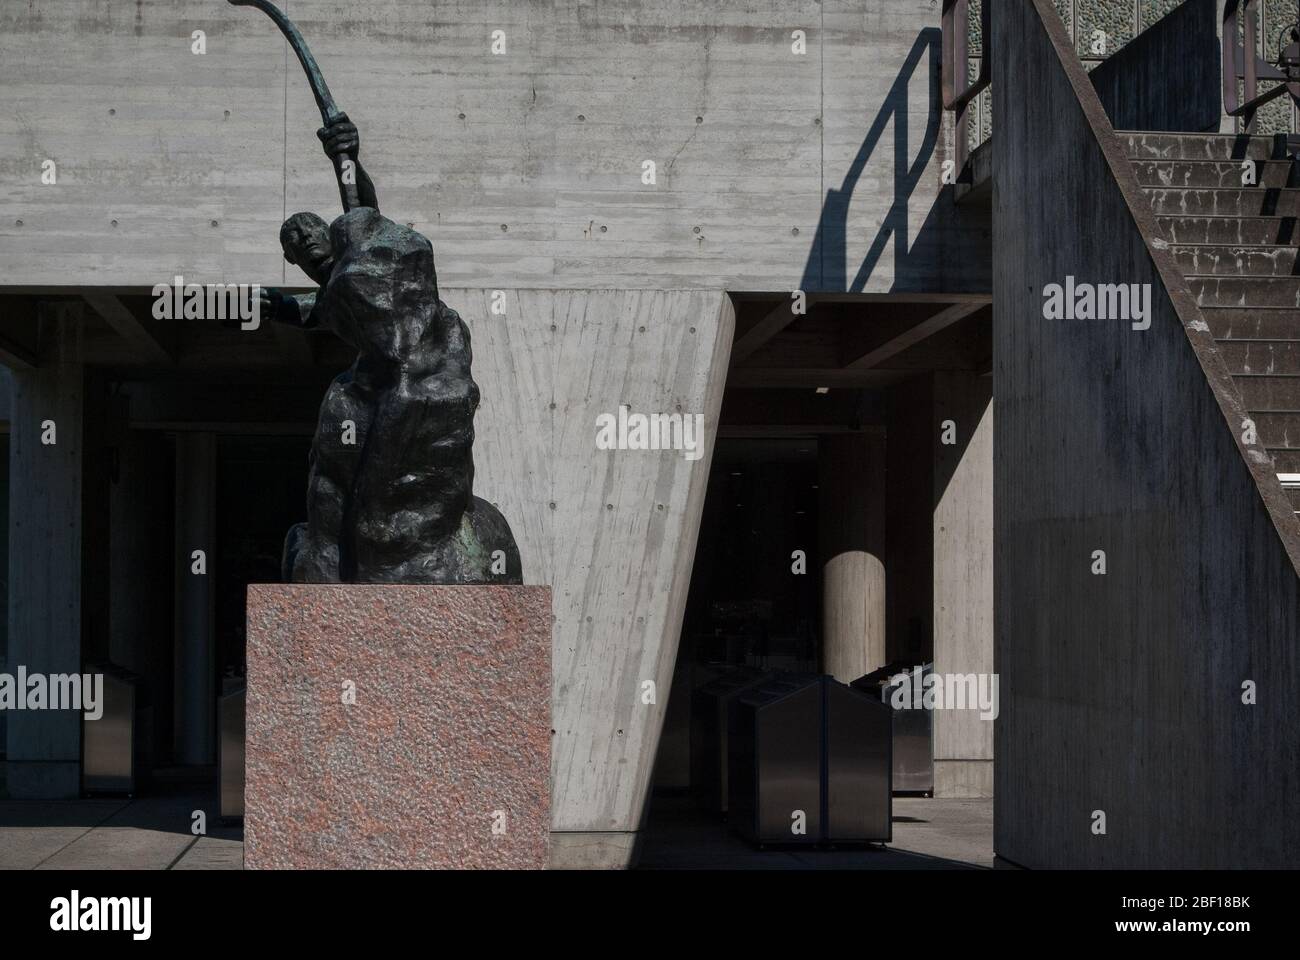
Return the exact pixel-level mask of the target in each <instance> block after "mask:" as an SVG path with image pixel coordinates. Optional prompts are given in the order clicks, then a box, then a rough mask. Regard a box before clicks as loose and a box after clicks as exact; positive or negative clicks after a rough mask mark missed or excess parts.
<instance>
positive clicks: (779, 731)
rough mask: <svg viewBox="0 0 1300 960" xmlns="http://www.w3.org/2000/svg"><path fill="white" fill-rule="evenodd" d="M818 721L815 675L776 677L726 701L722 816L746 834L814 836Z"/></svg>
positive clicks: (780, 839)
mask: <svg viewBox="0 0 1300 960" xmlns="http://www.w3.org/2000/svg"><path fill="white" fill-rule="evenodd" d="M822 726H823V718H822V684H821V680H820V678H818V677H808V676H800V675H777V676H776V677H774V678H772V679H770V680H768V681H766V682H764V683H762V684H759V685H758V686H756V687H754V688H752V689H751V690H749V691H747V692H746V693H743V694H741V695H739V696H737V697H735V698H734V699H733V700H732V702H731V716H730V722H729V726H728V758H727V762H728V770H727V790H728V819H729V820H730V821H731V822H732V823H733V824H734V825H735V827H736V829H737V830H738V831H739V832H740V833H741V834H742V835H743V836H745V837H746V838H747V839H749V840H751V841H753V842H755V843H781V844H786V843H793V844H808V843H817V842H819V841H820V840H821V838H822V830H823V825H822V756H821V753H822V748H821V744H822ZM796 824H801V825H802V832H795V825H796Z"/></svg>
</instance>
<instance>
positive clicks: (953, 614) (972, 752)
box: [930, 372, 1000, 797]
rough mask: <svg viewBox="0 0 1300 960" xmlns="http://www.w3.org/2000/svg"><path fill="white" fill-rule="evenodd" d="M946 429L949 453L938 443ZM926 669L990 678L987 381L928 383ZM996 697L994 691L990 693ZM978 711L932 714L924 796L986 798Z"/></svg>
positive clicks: (985, 729) (959, 377) (989, 777)
mask: <svg viewBox="0 0 1300 960" xmlns="http://www.w3.org/2000/svg"><path fill="white" fill-rule="evenodd" d="M949 422H951V425H952V439H953V440H954V442H953V443H951V444H947V443H944V442H943V440H944V435H945V431H944V428H945V425H946V424H948V423H949ZM930 436H931V438H932V439H933V441H934V442H935V444H936V447H935V478H934V514H933V524H934V621H933V622H934V669H935V672H936V673H941V674H960V675H962V676H963V677H965V676H969V675H971V674H974V675H975V676H976V677H977V679H979V680H980V681H981V682H983V678H985V677H988V676H990V675H991V674H992V673H993V672H994V671H993V564H992V563H991V559H992V556H993V380H992V378H991V377H981V376H977V375H973V374H968V373H955V372H941V373H936V374H935V377H934V420H933V424H932V427H931V432H930ZM999 692H1000V691H999ZM981 713H982V711H981V710H978V709H970V708H969V707H968V708H967V709H963V710H954V709H951V708H949V709H944V710H936V711H935V713H934V795H935V796H936V797H991V796H993V724H994V720H993V719H992V718H985V717H982V716H981Z"/></svg>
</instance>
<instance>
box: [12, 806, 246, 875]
mask: <svg viewBox="0 0 1300 960" xmlns="http://www.w3.org/2000/svg"><path fill="white" fill-rule="evenodd" d="M212 808H213V799H212V798H211V797H209V796H207V795H206V794H199V793H195V794H180V795H175V796H165V797H145V798H141V799H136V800H125V799H115V800H70V801H59V802H50V801H40V802H37V801H25V800H5V801H0V870H230V869H234V870H238V869H240V868H242V867H243V865H244V853H243V847H244V844H243V831H242V829H240V828H239V827H237V826H236V827H230V826H227V825H223V824H222V823H220V822H219V821H218V820H217V818H216V817H215V816H214V814H213V812H212ZM199 810H202V811H205V813H206V816H207V824H206V829H207V833H206V834H205V835H203V836H196V835H195V834H194V833H192V832H191V825H192V824H193V823H194V819H193V816H194V812H195V811H199Z"/></svg>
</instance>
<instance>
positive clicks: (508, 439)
mask: <svg viewBox="0 0 1300 960" xmlns="http://www.w3.org/2000/svg"><path fill="white" fill-rule="evenodd" d="M498 294H501V296H500V297H498ZM443 299H444V300H446V301H447V302H448V303H449V304H451V305H453V306H454V307H455V308H456V309H457V310H458V311H459V312H460V314H461V316H462V317H463V318H464V319H465V321H466V323H467V324H468V325H469V328H470V334H471V337H472V343H473V350H474V377H475V379H476V380H477V381H478V383H479V385H480V388H481V390H482V393H483V402H482V406H481V407H480V409H479V413H478V416H477V418H476V420H475V432H476V434H477V437H476V441H475V447H474V453H475V465H476V479H475V493H476V494H477V495H478V496H481V497H484V498H486V499H488V500H490V501H492V502H494V503H496V504H497V505H498V506H499V507H500V508H501V510H502V512H503V513H504V514H505V516H506V518H507V519H508V520H509V521H510V523H511V525H512V527H513V529H514V531H515V534H516V538H517V539H518V541H519V548H520V553H521V555H522V558H523V565H524V582H525V583H546V584H550V585H551V586H552V595H553V601H552V604H553V607H552V609H553V613H554V616H555V623H554V628H553V643H554V649H553V654H552V656H553V660H552V665H553V670H554V684H555V688H554V700H553V703H552V722H553V724H554V727H555V736H554V741H553V743H552V751H551V756H552V769H553V784H552V790H553V797H552V814H553V816H552V821H553V830H554V831H555V834H554V836H553V843H552V862H553V864H554V865H556V866H604V867H609V866H623V865H626V863H627V862H628V859H629V858H630V856H631V855H632V849H633V843H634V840H635V833H636V831H637V829H638V828H639V826H640V822H641V816H642V812H643V808H644V802H645V797H646V793H647V791H648V789H649V784H650V777H651V773H652V770H653V767H654V759H655V750H656V747H657V744H658V739H659V733H660V730H661V727H662V724H663V717H664V711H665V710H666V708H667V705H668V692H669V688H670V686H671V683H672V674H673V664H674V662H675V660H676V656H677V641H678V636H679V633H680V630H681V623H682V613H683V610H684V607H685V602H686V594H687V590H688V588H689V585H690V576H691V568H692V565H693V563H694V559H695V540H696V536H697V534H698V532H699V525H700V514H701V511H702V510H703V506H704V493H705V490H706V488H707V485H708V474H709V463H710V461H711V458H712V453H713V440H714V436H715V428H716V426H717V423H718V412H719V410H720V408H721V403H722V391H723V387H724V386H725V381H726V367H727V359H728V357H729V356H730V353H731V339H732V333H733V326H734V319H735V318H734V313H733V310H732V305H731V299H730V298H729V297H728V296H726V295H725V294H723V293H720V292H706V291H698V290H696V291H661V290H660V291H654V290H543V291H538V290H520V291H514V290H511V291H493V290H465V289H448V290H444V291H443ZM494 303H500V304H502V306H501V308H500V309H503V310H504V313H501V314H498V313H494V312H493V304H494ZM620 406H624V407H626V408H628V410H629V411H630V413H632V414H668V415H679V416H695V415H700V416H702V417H703V421H702V422H703V427H704V430H703V433H702V435H699V436H698V440H699V445H698V447H697V448H696V449H695V451H694V452H691V453H690V454H689V457H688V455H687V452H686V451H684V450H677V449H667V450H645V449H612V450H611V449H598V447H597V443H596V435H597V417H599V416H601V415H610V416H613V417H615V418H617V417H618V415H619V408H620ZM647 684H653V689H652V688H651V687H649V686H647ZM652 694H653V696H651V695H652ZM651 700H652V701H653V702H651Z"/></svg>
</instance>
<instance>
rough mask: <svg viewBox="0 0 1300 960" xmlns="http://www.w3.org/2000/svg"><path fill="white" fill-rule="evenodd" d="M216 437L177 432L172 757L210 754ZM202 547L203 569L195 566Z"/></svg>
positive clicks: (194, 760) (199, 758)
mask: <svg viewBox="0 0 1300 960" xmlns="http://www.w3.org/2000/svg"><path fill="white" fill-rule="evenodd" d="M216 471H217V442H216V436H215V435H214V434H211V433H182V434H178V435H177V437H176V632H175V663H176V672H175V687H174V690H175V700H174V704H175V707H174V713H173V717H174V721H175V725H174V731H175V733H174V735H173V738H172V740H173V746H174V748H175V753H176V761H177V763H181V764H187V765H198V764H207V763H212V762H213V761H214V759H215V756H216V754H215V749H214V746H215V742H216V741H215V736H214V730H215V725H216V693H215V690H216V687H215V684H216V679H215V673H216V664H215V659H216V656H215V647H214V644H213V638H212V627H213V590H212V578H213V576H214V574H215V571H214V569H213V564H214V562H215V559H214V556H213V554H214V549H215V544H214V540H215V536H214V534H215V531H216ZM196 550H202V551H203V554H204V564H205V569H206V571H207V572H206V573H201V574H199V573H195V572H194V563H195V560H194V551H196Z"/></svg>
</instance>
